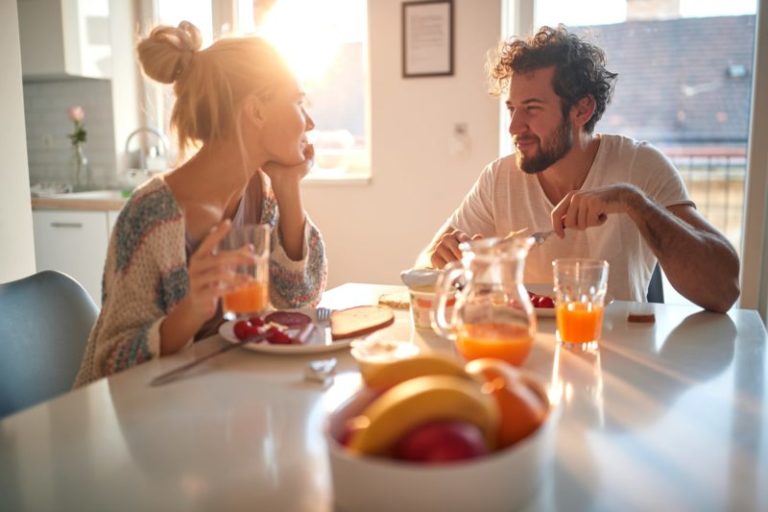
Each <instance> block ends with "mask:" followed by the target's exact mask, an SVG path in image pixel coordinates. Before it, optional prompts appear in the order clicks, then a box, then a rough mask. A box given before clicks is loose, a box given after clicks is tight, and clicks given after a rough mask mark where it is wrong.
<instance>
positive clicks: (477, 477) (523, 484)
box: [325, 379, 558, 512]
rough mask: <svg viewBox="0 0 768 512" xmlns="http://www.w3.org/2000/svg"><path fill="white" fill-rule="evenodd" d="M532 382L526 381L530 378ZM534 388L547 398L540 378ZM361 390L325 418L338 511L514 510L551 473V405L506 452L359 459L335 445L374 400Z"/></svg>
mask: <svg viewBox="0 0 768 512" xmlns="http://www.w3.org/2000/svg"><path fill="white" fill-rule="evenodd" d="M529 382H530V380H529ZM534 385H535V386H536V387H537V388H538V389H537V392H540V393H542V394H543V395H544V396H546V390H545V388H544V386H543V385H542V384H541V382H540V380H538V379H536V380H535V382H534ZM375 396H376V394H375V392H373V391H371V390H367V389H365V390H363V391H361V392H359V393H357V394H356V395H355V396H353V397H352V398H351V399H350V400H349V401H348V402H346V403H345V404H344V405H342V406H341V407H339V409H337V410H336V411H334V412H333V413H332V414H331V415H330V416H329V418H328V422H327V424H326V429H325V437H326V442H327V445H328V453H329V457H330V463H331V464H330V465H331V476H332V481H333V492H334V500H335V503H336V507H337V508H338V509H339V510H344V511H345V512H354V511H378V510H382V511H385V510H386V511H392V510H397V511H398V512H408V511H419V512H422V511H426V510H440V511H453V510H456V511H467V510H484V511H486V510H487V511H494V510H499V511H501V510H504V511H508V510H515V509H518V508H520V507H521V506H522V505H524V504H525V503H526V502H527V501H528V500H529V499H530V498H531V497H532V496H533V495H534V494H535V493H536V492H537V490H538V488H539V486H540V484H541V483H542V482H543V481H544V479H545V478H548V477H550V476H551V475H552V472H553V463H552V461H553V455H554V444H555V443H554V442H555V435H556V424H557V416H558V414H557V408H556V407H553V406H551V405H550V407H549V412H548V414H547V419H546V420H545V421H544V423H543V424H542V425H541V426H540V427H539V429H538V430H536V431H535V432H533V433H532V434H530V435H529V436H528V437H526V438H525V439H523V440H521V441H519V442H517V443H515V444H514V445H512V446H510V447H509V448H506V449H504V450H501V451H498V452H495V453H492V454H490V455H487V456H484V457H480V458H477V459H472V460H470V461H467V462H456V463H452V464H445V465H423V464H418V463H409V462H401V461H397V460H392V459H386V458H381V457H361V456H358V455H355V454H352V453H350V452H349V451H347V449H346V448H345V447H344V446H343V445H342V444H341V443H340V442H339V439H341V437H342V435H343V432H344V425H345V422H346V420H347V419H348V418H351V417H354V416H356V415H358V414H360V413H361V412H362V411H363V409H365V407H366V406H367V405H368V404H369V403H370V402H371V401H372V400H373V399H374V398H375Z"/></svg>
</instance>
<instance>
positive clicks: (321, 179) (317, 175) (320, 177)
mask: <svg viewBox="0 0 768 512" xmlns="http://www.w3.org/2000/svg"><path fill="white" fill-rule="evenodd" d="M371 181H372V180H371V173H370V172H365V171H361V172H349V171H340V172H332V171H320V172H317V171H315V172H310V173H309V174H308V175H307V177H306V178H304V180H303V182H304V183H308V184H312V185H316V184H317V185H320V186H323V185H369V184H370V183H371Z"/></svg>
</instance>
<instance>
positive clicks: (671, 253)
mask: <svg viewBox="0 0 768 512" xmlns="http://www.w3.org/2000/svg"><path fill="white" fill-rule="evenodd" d="M625 194H626V198H625V201H624V202H625V204H626V205H627V214H628V215H629V216H630V218H631V219H632V220H633V222H634V223H635V225H636V226H637V228H638V230H639V231H640V234H641V235H642V237H643V239H644V240H645V242H646V243H647V244H648V245H649V247H650V248H651V250H652V251H653V253H654V254H655V255H656V257H657V258H658V259H659V263H660V264H661V266H662V268H663V269H664V272H665V273H666V275H667V278H668V279H669V281H670V283H672V285H673V286H674V287H675V289H676V290H678V291H679V292H680V293H681V294H683V295H684V296H685V297H686V298H688V299H689V300H691V301H692V302H695V303H696V304H698V305H700V306H701V307H704V308H706V309H710V310H713V311H721V312H724V311H726V310H728V308H730V307H731V306H732V305H733V303H734V302H735V301H736V299H737V298H738V296H739V289H738V277H739V260H738V256H737V254H736V252H735V251H734V249H733V247H731V245H730V244H729V243H728V241H727V240H726V239H725V238H724V237H723V236H722V235H720V234H718V233H716V232H711V231H709V230H706V229H701V228H698V227H695V226H692V225H691V224H689V223H688V222H686V221H685V220H683V219H681V218H679V217H677V216H676V215H674V214H673V213H672V212H670V211H669V210H667V209H665V208H662V207H660V206H659V205H657V204H656V203H654V202H653V201H651V200H650V199H649V198H647V197H646V196H645V195H644V194H643V193H642V192H639V191H627V192H625Z"/></svg>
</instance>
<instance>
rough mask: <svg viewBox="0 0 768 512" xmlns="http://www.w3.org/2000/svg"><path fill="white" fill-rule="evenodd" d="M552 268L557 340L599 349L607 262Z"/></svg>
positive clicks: (559, 263) (568, 262) (564, 262)
mask: <svg viewBox="0 0 768 512" xmlns="http://www.w3.org/2000/svg"><path fill="white" fill-rule="evenodd" d="M552 266H553V271H554V280H555V317H556V320H557V337H558V339H559V340H560V341H561V342H563V343H567V344H588V345H592V346H597V340H598V339H599V338H600V333H601V331H602V328H603V308H604V307H605V292H606V289H607V287H608V262H607V261H604V260H591V259H558V260H555V261H554V262H553V263H552Z"/></svg>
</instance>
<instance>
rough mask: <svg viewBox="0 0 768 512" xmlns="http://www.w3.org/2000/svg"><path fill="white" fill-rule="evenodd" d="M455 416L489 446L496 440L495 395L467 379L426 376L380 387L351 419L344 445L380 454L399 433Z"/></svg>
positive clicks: (371, 453)
mask: <svg viewBox="0 0 768 512" xmlns="http://www.w3.org/2000/svg"><path fill="white" fill-rule="evenodd" d="M438 420H458V421H467V422H469V423H472V424H473V425H477V426H478V427H479V428H480V430H482V432H483V435H484V437H485V441H486V445H487V446H488V449H489V451H490V450H493V449H494V447H495V445H496V434H497V431H498V427H499V409H498V405H497V404H496V400H495V399H494V398H493V397H492V396H491V395H487V394H485V393H483V392H482V391H481V386H480V385H479V384H478V383H477V382H476V381H475V380H472V379H465V378H459V377H456V376H450V375H428V376H424V377H416V378H414V379H409V380H406V381H405V382H402V383H400V384H398V385H396V386H394V387H392V388H391V389H389V390H387V391H385V392H384V393H383V394H382V395H381V396H380V397H378V398H377V399H376V400H374V401H373V403H371V404H370V405H369V406H368V407H367V408H366V409H365V410H364V411H363V413H362V414H361V415H360V416H358V417H355V418H352V419H351V421H352V422H354V423H355V425H356V429H355V430H354V431H353V433H352V434H351V437H350V439H349V444H348V445H347V446H348V448H349V450H350V451H351V452H353V453H358V454H361V455H386V454H387V453H388V451H389V450H390V449H391V448H392V447H393V446H394V445H395V443H396V442H397V441H398V440H400V439H401V438H402V437H403V436H404V435H405V434H407V433H408V432H409V431H411V430H412V429H414V428H416V427H418V426H419V425H422V424H424V423H427V422H430V421H438Z"/></svg>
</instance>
